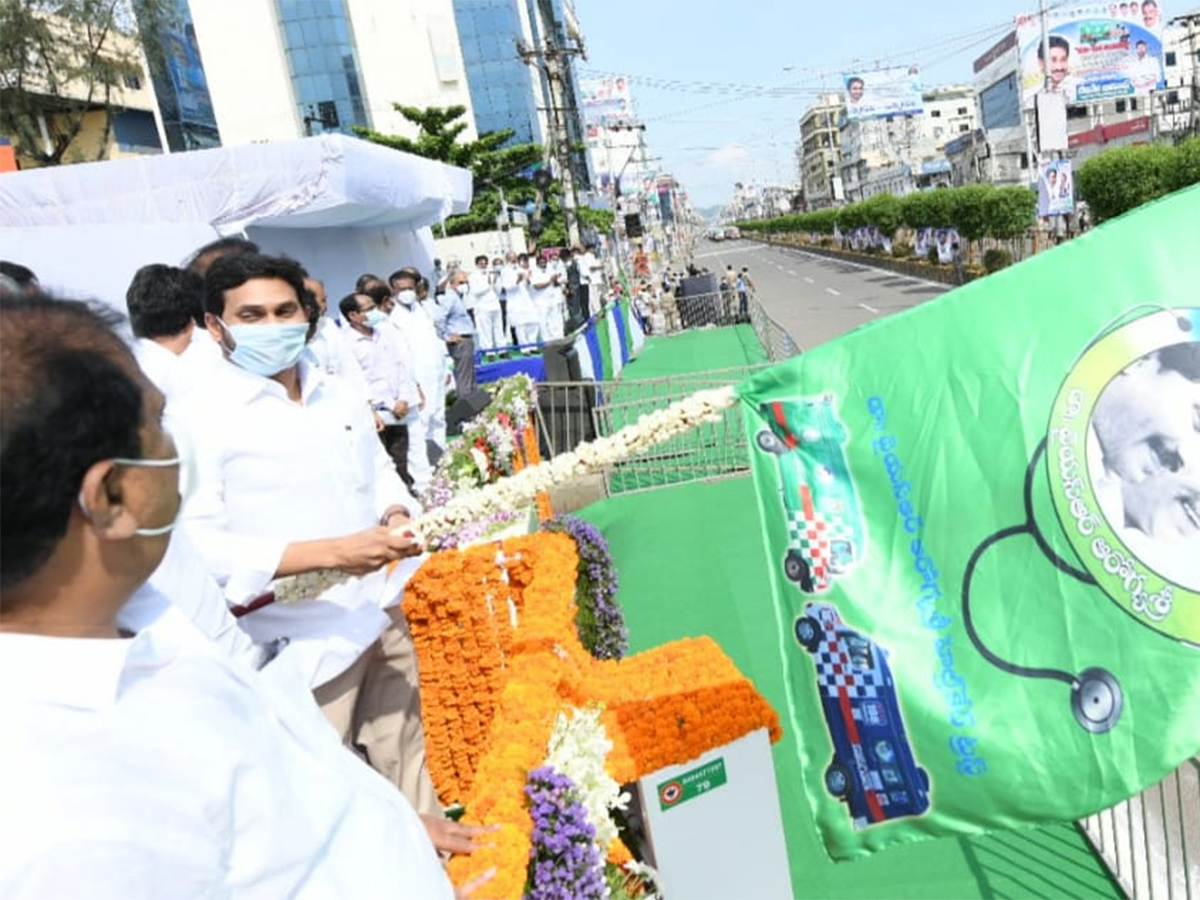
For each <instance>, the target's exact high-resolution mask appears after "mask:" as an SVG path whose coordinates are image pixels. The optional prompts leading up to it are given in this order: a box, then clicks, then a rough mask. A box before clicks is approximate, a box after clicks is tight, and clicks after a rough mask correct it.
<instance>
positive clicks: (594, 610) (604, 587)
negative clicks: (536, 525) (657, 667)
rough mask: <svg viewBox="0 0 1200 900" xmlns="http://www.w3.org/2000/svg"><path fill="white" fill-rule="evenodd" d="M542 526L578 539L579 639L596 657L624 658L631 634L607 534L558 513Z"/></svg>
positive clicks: (576, 589) (577, 620) (576, 595)
mask: <svg viewBox="0 0 1200 900" xmlns="http://www.w3.org/2000/svg"><path fill="white" fill-rule="evenodd" d="M542 528H543V529H544V530H545V531H556V532H561V533H565V534H569V535H571V537H572V538H574V539H575V547H576V549H577V551H578V553H579V569H578V575H577V581H576V585H575V601H576V604H577V605H578V607H579V612H578V613H577V615H576V617H575V624H576V626H577V627H578V629H579V640H580V642H581V643H582V644H583V646H584V647H586V648H587V649H588V651H589V652H590V653H591V654H592V656H594V657H596V658H597V659H621V658H622V657H623V656H624V655H625V653H626V652H627V651H628V649H629V633H628V631H627V629H626V628H625V617H624V615H623V614H622V612H621V607H620V605H619V604H618V603H617V601H616V595H617V568H616V565H615V564H614V563H613V558H612V554H611V553H610V552H609V549H608V542H607V541H606V540H605V539H604V535H602V534H601V533H600V531H599V530H598V529H597V528H596V527H595V526H594V525H592V524H591V523H590V522H585V521H584V520H583V519H580V518H577V517H575V516H555V517H554V518H553V519H551V520H550V521H548V522H546V523H545V524H544V525H543V526H542Z"/></svg>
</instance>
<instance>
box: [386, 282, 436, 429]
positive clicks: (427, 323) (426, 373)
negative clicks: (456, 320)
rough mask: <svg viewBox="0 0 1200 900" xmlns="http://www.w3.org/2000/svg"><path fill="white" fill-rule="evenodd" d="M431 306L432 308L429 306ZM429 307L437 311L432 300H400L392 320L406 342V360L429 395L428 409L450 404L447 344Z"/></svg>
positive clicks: (427, 396) (426, 394)
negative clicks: (406, 303)
mask: <svg viewBox="0 0 1200 900" xmlns="http://www.w3.org/2000/svg"><path fill="white" fill-rule="evenodd" d="M426 304H428V305H426ZM429 306H434V307H435V308H436V304H435V301H434V300H433V299H432V298H429V299H427V300H426V301H425V302H424V304H423V303H421V301H417V302H415V303H413V305H412V306H405V305H404V304H403V303H401V302H399V301H396V305H395V306H394V307H393V308H392V312H391V315H390V316H389V319H390V321H391V322H393V323H394V324H395V326H396V328H397V330H398V332H399V334H400V336H401V338H402V339H403V340H404V343H405V347H406V349H407V354H406V359H408V361H409V362H410V364H411V368H412V375H413V378H414V379H416V382H417V384H418V385H420V387H421V390H422V391H423V392H424V394H425V405H426V407H427V409H429V410H432V408H433V407H435V406H437V404H439V403H441V404H443V405H445V402H446V356H447V354H446V343H445V341H443V340H442V339H441V338H440V337H438V333H437V325H436V324H435V323H434V320H433V314H432V313H431V311H430V308H429Z"/></svg>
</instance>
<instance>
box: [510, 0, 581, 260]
mask: <svg viewBox="0 0 1200 900" xmlns="http://www.w3.org/2000/svg"><path fill="white" fill-rule="evenodd" d="M538 8H539V13H540V16H541V19H542V29H541V31H542V35H543V37H542V46H541V47H540V48H537V47H528V46H527V45H525V44H524V42H523V41H518V42H517V53H518V54H519V55H520V57H521V60H522V61H523V62H524V63H525V64H526V65H536V66H538V67H539V68H540V69H541V71H542V74H543V76H544V78H545V81H544V83H545V85H546V87H547V90H548V92H549V97H548V98H547V100H548V101H549V106H548V109H547V110H546V112H547V114H548V116H549V123H550V128H549V138H550V155H551V156H552V157H553V158H554V160H555V162H556V163H557V165H558V173H557V174H558V179H559V182H560V183H561V184H562V192H563V196H562V209H563V218H564V219H565V220H566V226H567V242H568V243H569V244H570V245H571V246H572V247H578V246H580V245H581V244H582V243H583V239H582V237H581V234H580V229H579V195H578V192H577V189H576V185H575V169H574V166H573V165H572V164H571V129H570V125H569V123H568V122H567V113H568V112H571V111H573V110H569V109H568V107H567V99H568V97H569V96H570V95H571V92H570V91H569V90H568V88H567V84H566V81H567V78H568V76H569V69H568V62H567V61H568V60H569V59H570V58H571V57H572V56H580V55H582V54H583V51H582V50H581V49H580V48H578V47H566V46H564V43H565V41H564V40H563V36H562V35H561V33H560V28H559V24H558V22H557V21H556V20H555V18H554V11H553V8H552V7H551V6H550V4H548V3H539V4H538Z"/></svg>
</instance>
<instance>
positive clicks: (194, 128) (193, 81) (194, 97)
mask: <svg viewBox="0 0 1200 900" xmlns="http://www.w3.org/2000/svg"><path fill="white" fill-rule="evenodd" d="M174 7H175V9H174V12H175V18H176V21H175V22H173V23H172V24H171V27H169V28H165V29H162V30H160V31H158V32H157V33H147V31H145V30H144V31H143V33H142V46H143V47H144V49H145V51H146V57H147V60H148V62H149V69H150V81H151V83H152V84H153V86H154V96H155V99H156V101H157V102H158V110H159V119H160V122H161V124H162V131H163V137H164V138H165V140H166V147H167V151H168V152H170V153H178V152H180V151H183V150H203V149H204V148H206V147H219V146H220V145H221V131H220V129H219V128H218V127H217V119H216V114H215V113H214V112H213V104H212V96H211V95H210V94H209V92H208V79H207V78H206V77H205V74H204V62H203V60H202V59H201V55H200V46H199V44H198V43H197V41H196V26H195V24H194V23H193V22H192V11H191V8H190V7H189V6H188V3H187V0H175V3H174Z"/></svg>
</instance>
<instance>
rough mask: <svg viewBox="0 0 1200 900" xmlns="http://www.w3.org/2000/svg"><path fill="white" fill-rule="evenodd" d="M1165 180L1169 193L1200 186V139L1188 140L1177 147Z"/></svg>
mask: <svg viewBox="0 0 1200 900" xmlns="http://www.w3.org/2000/svg"><path fill="white" fill-rule="evenodd" d="M1164 178H1165V181H1166V185H1165V186H1166V189H1167V190H1168V191H1178V190H1180V189H1182V188H1185V187H1187V186H1188V185H1192V184H1200V137H1193V138H1188V139H1187V140H1186V141H1183V142H1182V143H1179V144H1176V145H1175V147H1174V148H1173V149H1172V151H1171V160H1170V162H1169V164H1168V165H1167V170H1166V172H1165V173H1164Z"/></svg>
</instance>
